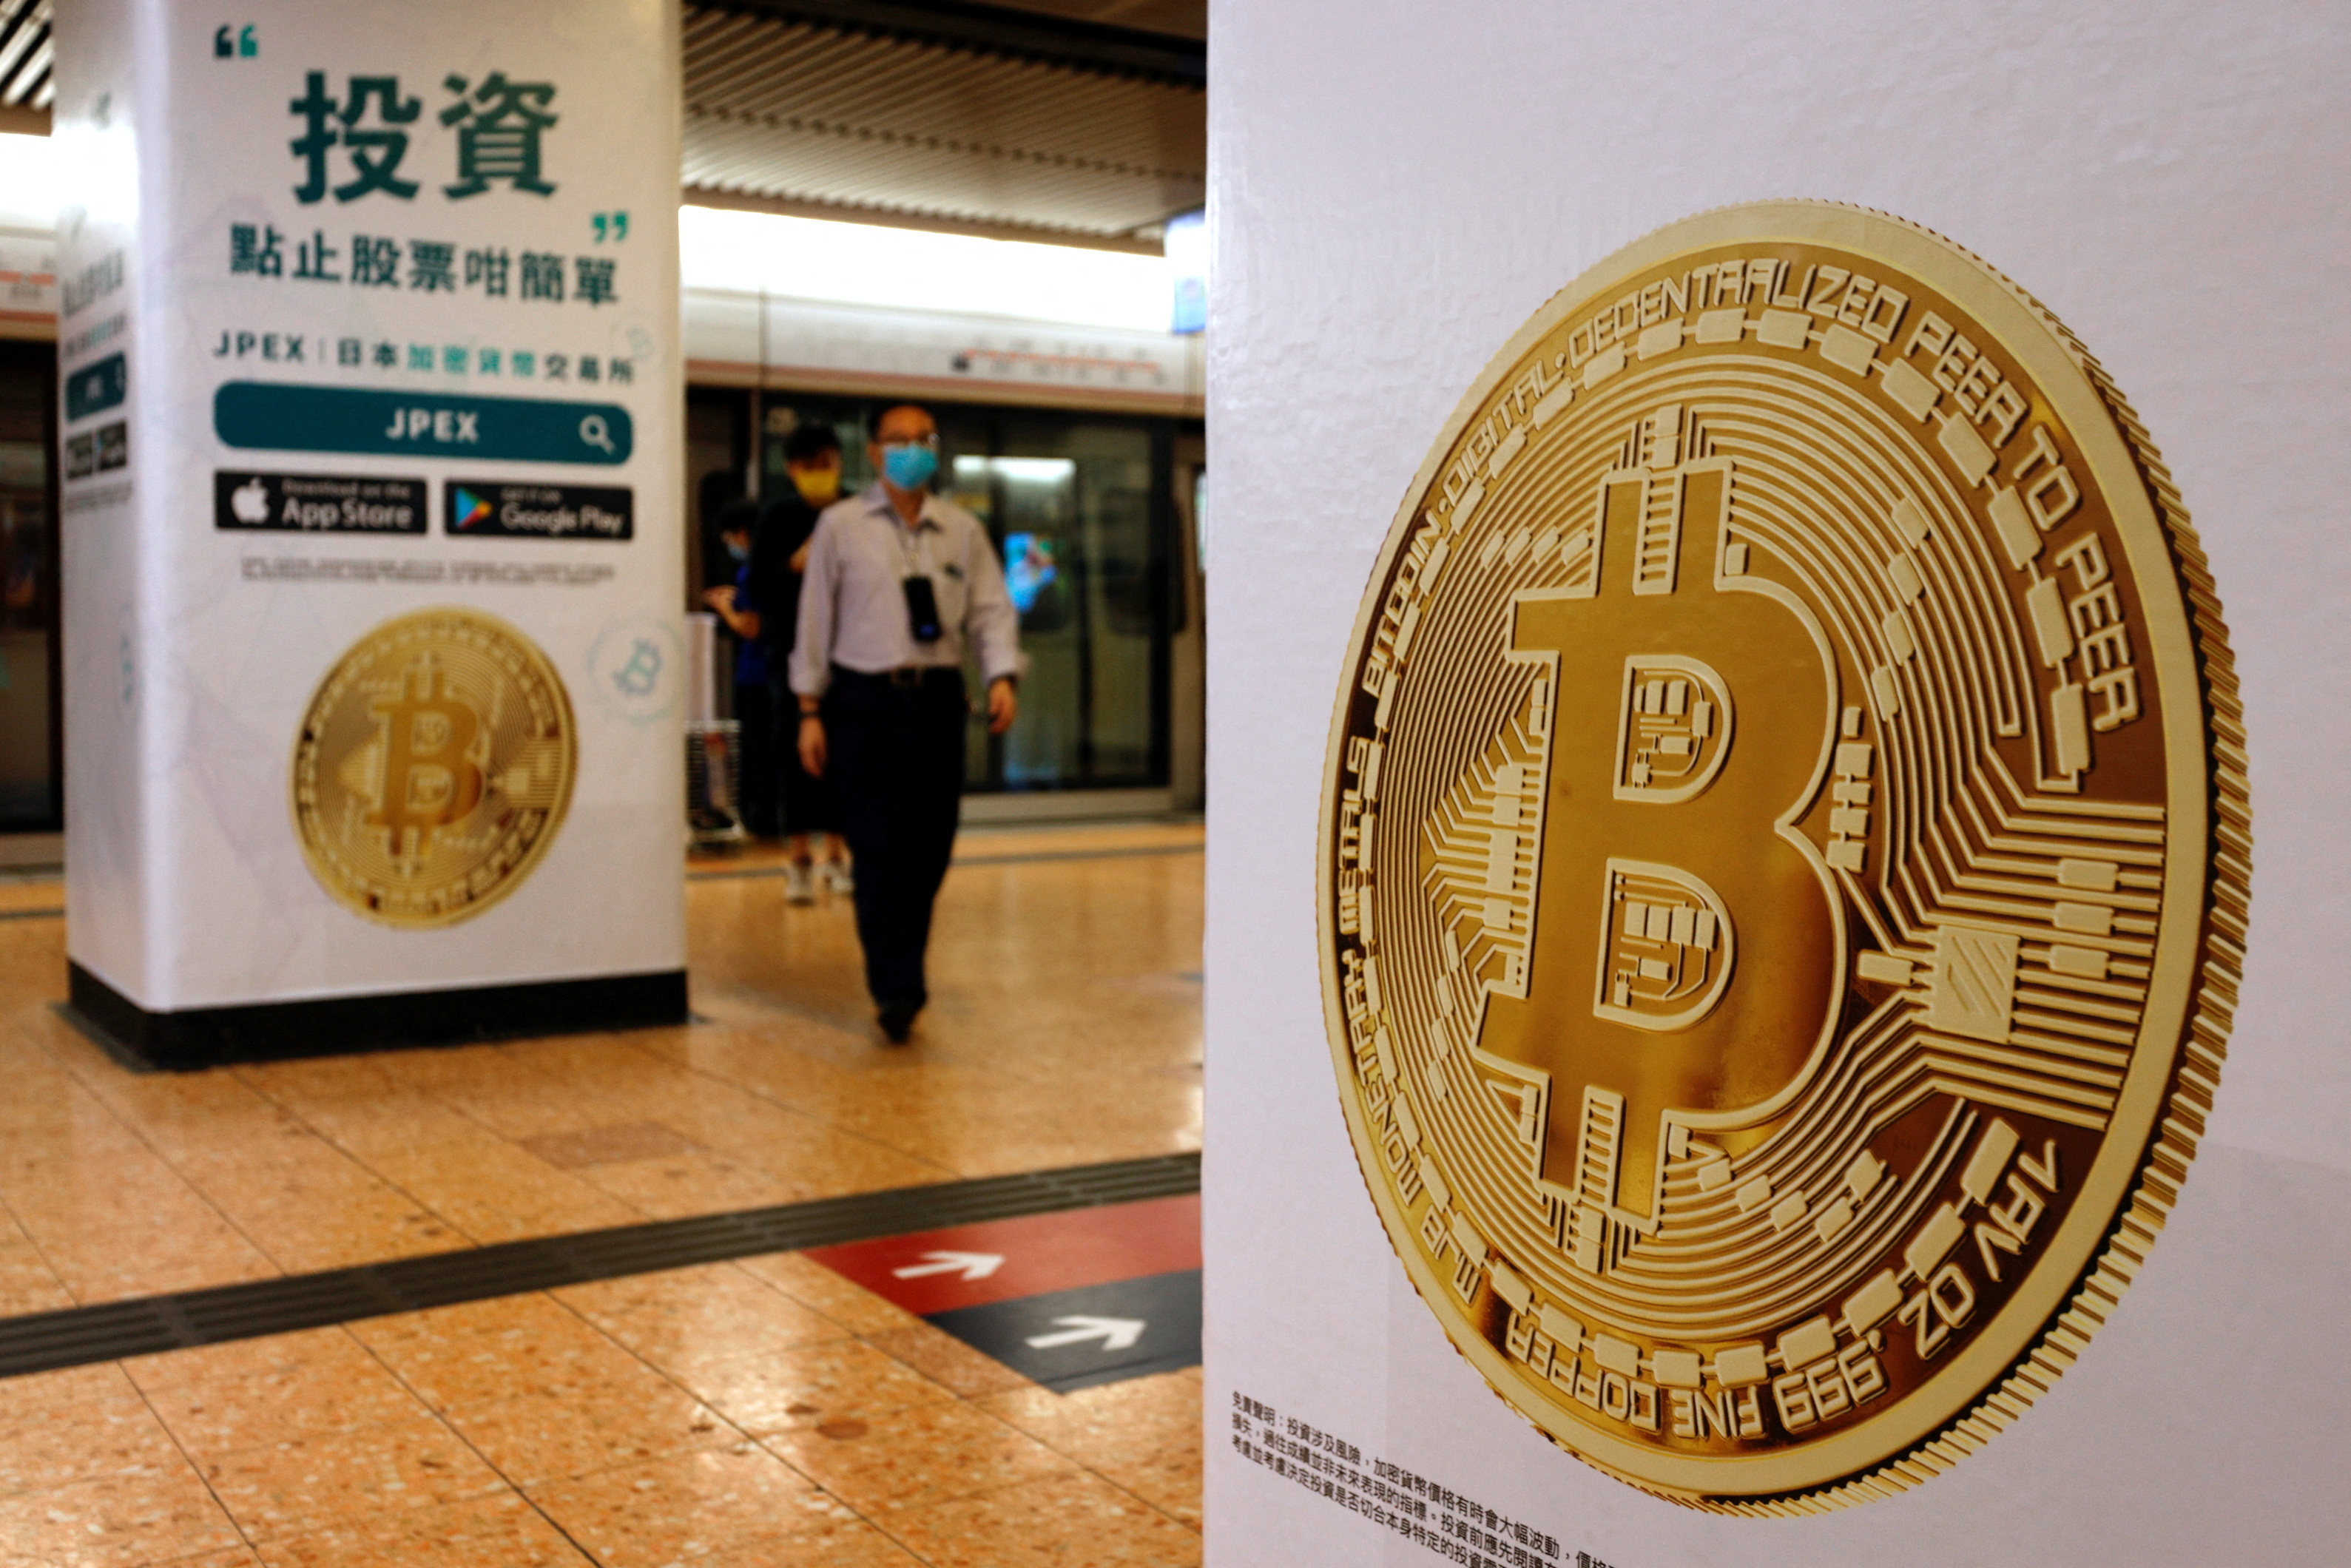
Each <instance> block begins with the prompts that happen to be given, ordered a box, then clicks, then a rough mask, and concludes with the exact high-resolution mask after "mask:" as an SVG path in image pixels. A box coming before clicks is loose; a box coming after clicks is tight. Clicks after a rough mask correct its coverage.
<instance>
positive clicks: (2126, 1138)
mask: <svg viewBox="0 0 2351 1568" xmlns="http://www.w3.org/2000/svg"><path fill="white" fill-rule="evenodd" d="M2239 719H2240V709H2239V706H2238V703H2237V697H2236V688H2235V683H2234V679H2233V676H2232V674H2231V665H2230V659H2229V653H2228V649H2227V645H2226V642H2225V640H2224V634H2223V631H2222V627H2221V624H2220V607H2219V602H2218V600H2217V598H2216V597H2215V595H2214V592H2213V590H2212V585H2211V582H2210V578H2209V577H2208V576H2207V574H2206V571H2205V567H2204V560H2203V557H2202V555H2201V554H2200V553H2199V548H2198V545H2197V542H2196V538H2195V535H2194V534H2193V532H2192V531H2191V530H2190V528H2189V523H2188V518H2187V516H2186V513H2185V512H2184V511H2183V509H2182V508H2181V506H2180V504H2179V497H2178V495H2177V493H2176V492H2175V491H2174V489H2173V487H2172V486H2171V483H2170V480H2169V478H2168V475H2167V474H2166V472H2165V470H2164V468H2163V466H2162V464H2161V462H2160V460H2159V459H2158V457H2157V455H2156V453H2155V450H2154V448H2153V446H2152V444H2150V442H2149V441H2148V439H2147V435H2146V434H2145V432H2144V431H2142V430H2141V429H2140V428H2139V426H2138V423H2137V420H2136V418H2135V416H2134V415H2133V414H2132V413H2131V412H2130V409H2129V408H2128V406H2127V405H2126V403H2125V402H2124V401H2123V400H2122V398H2121V396H2120V394H2119V393H2118V392H2116V390H2115V388H2114V387H2113V385H2112V384H2111V383H2110V382H2108V381H2107V379H2106V377H2105V374H2104V372H2103V371H2101V370H2100V369H2099V367H2098V366H2097V365H2096V363H2095V361H2092V360H2091V359H2090V358H2089V356H2088V355H2087V354H2086V353H2085V351H2084V350H2082V348H2081V347H2080V346H2079V345H2078V344H2076V343H2075V342H2074V340H2073V339H2072V338H2071V337H2070V336H2069V335H2068V334H2067V333H2066V332H2065V330H2064V329H2063V328H2062V327H2061V326H2059V325H2058V323H2057V322H2056V321H2055V320H2054V319H2053V318H2052V317H2051V316H2050V315H2049V314H2048V313H2047V312H2046V311H2044V310H2043V309H2042V308H2040V307H2039V306H2038V305H2037V304H2035V303H2034V302H2033V301H2032V299H2031V298H2027V297H2026V296H2025V295H2024V294H2023V293H2022V292H2021V291H2020V290H2019V289H2017V288H2016V287H2014V286H2013V285H2012V284H2011V283H2009V282H2008V281H2007V280H2006V279H2005V278H2003V277H2001V276H1999V275H1998V274H1996V273H1994V272H1993V271H1991V269H1990V268H1988V267H1986V266H1985V265H1984V264H1983V263H1981V262H1980V261H1979V260H1977V259H1976V258H1975V257H1973V256H1970V255H1969V254H1967V253H1966V252H1964V251H1961V250H1960V249H1959V248H1958V247H1957V246H1952V245H1950V244H1949V243H1948V242H1946V241H1944V240H1942V239H1941V238H1939V237H1938V236H1936V235H1931V234H1928V233H1927V232H1926V231H1924V230H1921V229H1919V228H1917V227H1915V226H1913V225H1908V224H1906V223H1902V222H1899V221H1897V220H1896V219H1893V218H1889V217H1886V216H1883V215H1880V214H1872V213H1866V212H1862V211H1859V210H1856V209H1853V208H1847V207H1839V206H1834V205H1829V204H1815V203H1771V204H1759V205H1755V206H1749V207H1740V208H1734V209H1729V210H1725V211H1721V212H1716V213H1710V214H1703V215H1701V216H1698V217H1696V218H1692V219H1689V220H1687V221H1685V222H1683V223H1680V224H1677V225H1673V226H1671V227H1668V228H1667V229H1664V230H1662V231H1660V232H1658V233H1656V234H1655V235H1650V236H1649V237H1648V238H1646V239H1645V240H1642V241H1641V242H1639V243H1638V244H1636V245H1635V246H1631V247H1630V248H1629V249H1627V250H1625V251H1624V252H1622V253H1620V254H1619V255H1618V256H1614V257H1612V258H1611V259H1610V260H1608V261H1607V262H1604V263H1603V264H1602V265H1601V266H1600V267H1597V268H1595V269H1594V270H1593V272H1591V273H1589V274H1587V275H1586V276H1585V277H1583V278H1581V279H1579V280H1578V281H1577V282H1576V283H1574V284H1573V285H1571V286H1570V287H1568V288H1567V289H1566V290H1564V291H1563V292H1562V293H1561V294H1560V295H1559V296H1558V297H1557V298H1554V299H1553V300H1552V302H1551V303H1550V304H1549V305H1547V306H1546V307H1545V308H1543V309H1542V310H1541V312H1539V313H1538V314H1537V315H1536V317H1535V318H1534V319H1533V320H1532V321H1531V322H1529V323H1528V325H1527V326H1526V327H1525V328H1524V329H1521V331H1520V333H1519V335H1518V336H1517V337H1516V338H1515V339H1513V340H1511V342H1510V344H1509V345H1508V346H1507V347H1505V348H1504V350H1502V352H1501V353H1500V354H1499V356H1498V357H1497V358H1496V359H1495V360H1494V361H1493V362H1492V363H1491V364H1490V365H1489V367H1488V369H1487V371H1486V372H1485V374H1484V376H1483V377H1482V378H1481V379H1480V380H1479V382H1478V384H1477V386H1476V387H1475V388H1474V389H1473V390H1472V391H1471V392H1470V393H1469V395H1468V397H1467V398H1466V399H1465V400H1464V401H1463V402H1462V403H1461V405H1460V407H1459V409H1458V411H1457V412H1456V413H1455V415H1454V417H1453V420H1452V422H1451V423H1450V424H1449V425H1448V426H1447V429H1446V431H1445V432H1444V434H1442V436H1441V437H1440V438H1439V439H1438V441H1437V445H1436V447H1435V449H1434V451H1433V453H1432V454H1431V455H1430V457H1429V458H1428V460H1427V462H1426V465H1424V466H1423V467H1422V469H1421V472H1420V474H1419V476H1418V477H1417V478H1416V480H1415V482H1414V486H1413V489H1412V491H1411V493H1410V495H1409V496H1408V497H1407V500H1406V503H1405V507H1403V508H1402V510H1401V512H1400V513H1399V515H1398V517H1397V519H1396V521H1395V525H1394V527H1393V528H1392V529H1391V530H1390V533H1389V536H1388V539H1387V543H1386V546H1385V549H1384V552H1383V554H1382V556H1381V558H1380V561H1379V565H1378V566H1377V568H1376V569H1375V570H1374V577H1373V580H1372V583H1371V587H1370V590H1369V591H1368V592H1367V594H1366V596H1365V600H1364V609H1363V612H1362V615H1361V617H1360V618H1359V620H1358V622H1357V624H1356V629H1355V635H1354V641H1353V646H1352V649H1351V653H1350V656H1349V666H1348V673H1347V679H1346V684H1345V686H1344V688H1343V692H1342V695H1341V698H1340V702H1339V705H1338V711H1337V715H1336V716H1335V719H1334V724H1333V729H1332V740H1331V748H1330V758H1329V764H1328V776H1327V779H1326V786H1325V796H1324V805H1323V818H1322V838H1321V841H1320V855H1321V873H1322V874H1321V882H1320V894H1319V896H1320V900H1321V918H1322V944H1321V948H1322V963H1323V980H1324V998H1325V1010H1326V1014H1327V1018H1328V1021H1329V1027H1330V1034H1331V1043H1332V1054H1333V1058H1334V1061H1335V1064H1336V1067H1337V1071H1338V1078H1339V1084H1340V1098H1341V1101H1342V1103H1343V1106H1344V1108H1345V1112H1346V1116H1347V1123H1348V1126H1349V1129H1350V1131H1351V1133H1352V1134H1353V1140H1354V1145H1355V1149H1356V1153H1357V1155H1358V1157H1359V1159H1360V1160H1361V1162H1362V1165H1363V1170H1364V1178H1365V1181H1366V1184H1367V1186H1369V1188H1370V1191H1371V1195H1372V1197H1373V1199H1374V1203H1375V1204H1376V1206H1377V1207H1378V1210H1379V1214H1380V1217H1381V1218H1382V1220H1383V1222H1384V1225H1385V1227H1386V1229H1387V1232H1388V1234H1389V1237H1390V1239H1392V1240H1393V1242H1394V1244H1395V1249H1396V1251H1397V1254H1398V1255H1399V1257H1400V1258H1401V1259H1402V1260H1403V1262H1404V1264H1405V1270H1406V1272H1407V1273H1408V1274H1409V1275H1410V1277H1411V1279H1412V1281H1413V1283H1414V1285H1415V1286H1416V1289H1417V1290H1418V1291H1419V1293H1420V1296H1421V1298H1422V1299H1423V1301H1426V1303H1427V1305H1428V1307H1429V1309H1430V1310H1431V1311H1432V1312H1434V1313H1435V1314H1436V1316H1437V1320H1438V1321H1439V1322H1440V1323H1441V1324H1442V1325H1443V1327H1444V1330H1445V1332H1446V1333H1447V1335H1448V1336H1449V1337H1450V1338H1451V1340H1452V1341H1453V1343H1454V1344H1455V1345H1456V1346H1457V1347H1458V1349H1459V1350H1460V1351H1461V1352H1462V1354H1464V1355H1465V1356H1466V1357H1467V1358H1468V1360H1469V1361H1470V1363H1471V1364H1473V1365H1475V1366H1476V1367H1477V1369H1478V1371H1479V1373H1480V1374H1482V1375H1484V1377H1485V1378H1486V1379H1487V1381H1488V1383H1489V1385H1491V1386H1492V1387H1493V1389H1494V1390H1495V1391H1496V1392H1497V1393H1498V1394H1499V1395H1500V1396H1501V1397H1502V1398H1503V1399H1505V1400H1506V1401H1508V1402H1509V1403H1510V1406H1513V1407H1514V1408H1515V1409H1517V1410H1518V1411H1519V1412H1520V1413H1521V1414H1522V1415H1524V1416H1527V1417H1528V1418H1529V1419H1530V1420H1531V1421H1533V1422H1534V1423H1535V1424H1536V1425H1537V1426H1538V1427H1541V1429H1542V1430H1543V1431H1544V1432H1545V1433H1547V1434H1548V1435H1549V1436H1550V1437H1552V1439H1553V1440H1554V1441H1555V1442H1557V1443H1559V1444H1560V1445H1561V1446H1562V1447H1564V1448H1568V1449H1570V1450H1571V1451H1573V1452H1574V1453H1575V1454H1577V1455H1579V1456H1581V1457H1582V1458H1585V1459H1588V1460H1590V1461H1591V1462H1592V1463H1593V1464H1595V1465H1597V1466H1599V1467H1601V1468H1602V1469H1605V1470H1607V1471H1609V1472H1611V1473H1612V1474H1614V1475H1616V1476H1618V1477H1619V1478H1621V1479H1625V1480H1627V1481H1630V1482H1632V1483H1634V1484H1635V1485H1637V1486H1640V1487H1643V1488H1646V1489H1647V1490H1652V1491H1655V1492H1657V1493H1660V1494H1663V1495H1665V1496H1667V1497H1670V1498H1673V1499H1675V1500H1679V1501H1683V1502H1686V1503H1689V1504H1693V1505H1696V1506H1700V1507H1706V1508H1711V1509H1718V1510H1723V1511H1736V1512H1778V1513H1785V1512H1799V1511H1817V1510H1821V1509H1826V1508H1833V1507H1837V1506H1840V1505H1844V1504H1847V1503H1852V1502H1856V1501H1860V1500H1865V1499H1868V1498H1872V1497H1876V1496H1880V1495H1883V1494H1885V1493H1886V1492H1889V1491H1892V1490H1899V1489H1900V1488H1902V1487H1905V1486H1907V1485H1910V1484H1913V1483H1915V1482H1917V1481H1919V1480H1921V1479H1925V1478H1926V1477H1928V1476H1930V1475H1932V1474H1934V1473H1935V1472H1937V1471H1938V1470H1940V1469H1945V1468H1947V1467H1948V1466H1949V1465H1951V1464H1953V1463H1955V1462H1957V1461H1958V1460H1959V1459H1960V1458H1962V1457H1964V1456H1965V1455H1966V1454H1968V1453H1970V1452H1971V1451H1972V1450H1973V1449H1975V1448H1978V1447H1980V1445H1982V1444H1983V1443H1984V1442H1986V1441H1987V1440H1989V1439H1990V1438H1991V1437H1992V1436H1993V1435H1994V1434H1995V1433H1996V1432H1997V1431H1998V1430H1999V1429H2000V1428H2001V1427H2003V1426H2004V1425H2006V1424H2007V1423H2008V1422H2009V1421H2010V1420H2011V1419H2013V1418H2014V1417H2016V1416H2018V1415H2019V1414H2020V1413H2021V1412H2022V1410H2023V1409H2024V1408H2025V1407H2026V1406H2028V1405H2029V1404H2030V1403H2031V1402H2032V1399H2033V1398H2034V1397H2035V1396H2037V1395H2038V1394H2039V1393H2040V1392H2041V1391H2042V1390H2043V1389H2045V1388H2047V1387H2048V1386H2049V1385H2050V1384H2051V1383H2052V1381H2053V1379H2055V1378H2056V1377H2057V1376H2058V1375H2059V1374H2060V1373H2062V1372H2063V1371H2064V1369H2065V1368H2066V1367H2067V1366H2068V1365H2069V1364H2071V1363H2072V1361H2073V1360H2074V1357H2075V1356H2076V1354H2079V1353H2080V1352H2081V1350H2082V1349H2083V1347H2084V1345H2085V1343H2086V1341H2087V1339H2088V1336H2089V1335H2090V1334H2091V1333H2092V1332H2093V1331H2094V1330H2095V1328H2096V1327H2097V1326H2098V1324H2099V1323H2100V1322H2103V1321H2104V1319H2105V1315H2106V1313H2107V1312H2109V1311H2110V1310H2111V1309H2112V1307H2113V1305H2114V1303H2115V1301H2116V1297H2117V1296H2118V1295H2119V1294H2120V1292H2121V1291H2122V1290H2123V1289H2124V1287H2125V1286H2126V1284H2127V1283H2128V1282H2129V1281H2130V1280H2131V1278H2132V1277H2133V1275H2134V1274H2135V1273H2136V1272H2137V1269H2138V1268H2139V1266H2140V1264H2141V1262H2142V1261H2143V1260H2144V1259H2145V1258H2146V1256H2147V1249H2148V1247H2149V1246H2150V1245H2151V1243H2152V1241H2153V1239H2154V1237H2155V1233H2156V1232H2157V1230H2158V1228H2160V1227H2161V1225H2162V1223H2163V1220H2164V1217H2165V1215H2166V1213H2167V1212H2168V1209H2169V1207H2170V1205H2171V1203H2172V1201H2173V1199H2174V1197H2175V1196H2176V1194H2177V1191H2178V1186H2179V1181H2180V1180H2181V1178H2182V1177H2183V1176H2184V1174H2185V1172H2186V1169H2187V1166H2188V1163H2189V1159H2190V1158H2191V1157H2192V1155H2193V1154H2194V1151H2195V1146H2196V1140H2197V1138H2198V1136H2199V1134H2200V1132H2201V1130H2202V1126H2203V1119H2204V1115H2205V1113H2206V1111H2207V1109H2208V1108H2209V1106H2210V1097H2211V1093H2212V1091H2213V1087H2214V1084H2215V1082H2216V1078H2217V1074H2218V1072H2219V1070H2220V1058H2221V1053H2222V1050H2223V1046H2224V1043H2225V1040H2226V1035H2227V1030H2228V1025H2229V1019H2230V1016H2231V1009H2232V1008H2233V1006H2234V1002H2235V994H2236V986H2237V980H2238V973H2239V964H2240V959H2241V950H2240V946H2239V944H2240V943H2241V940H2242V936H2243V930H2244V917H2245V908H2246V898H2247V883H2248V878H2249V877H2250V875H2251V865H2250V856H2251V840H2250V836H2249V832H2250V820H2249V817H2248V812H2247V804H2246V795H2245V779H2244V776H2243V772H2242V768H2243V763H2244V755H2243V751H2242V741H2243V736H2242V731H2241V727H2240V723H2239Z"/></svg>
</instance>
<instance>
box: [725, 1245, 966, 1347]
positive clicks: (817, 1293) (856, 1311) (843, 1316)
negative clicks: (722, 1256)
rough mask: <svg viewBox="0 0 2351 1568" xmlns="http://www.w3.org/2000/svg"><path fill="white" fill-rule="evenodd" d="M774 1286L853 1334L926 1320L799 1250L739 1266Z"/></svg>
mask: <svg viewBox="0 0 2351 1568" xmlns="http://www.w3.org/2000/svg"><path fill="white" fill-rule="evenodd" d="M735 1266H736V1267H737V1269H740V1270H743V1271H744V1272H746V1273H747V1274H752V1275H755V1276H757V1277H758V1278H759V1279H761V1280H764V1281H767V1282H768V1284H770V1285H773V1286H774V1287H775V1288H776V1289H777V1290H778V1291H782V1292H783V1293H784V1294H786V1295H787V1296H789V1297H790V1298H791V1299H792V1300H794V1301H798V1302H799V1303H800V1305H802V1306H804V1307H808V1308H810V1309H811V1310H813V1311H815V1312H821V1313H823V1314H824V1315H825V1316H826V1317H828V1318H830V1319H831V1320H832V1321H833V1322H836V1323H839V1324H840V1325H841V1327H842V1328H844V1329H847V1330H848V1331H849V1332H850V1333H860V1334H875V1333H889V1332H891V1331H892V1330H893V1329H904V1328H913V1327H914V1325H916V1324H917V1323H920V1322H922V1321H923V1320H922V1319H920V1318H918V1317H916V1316H915V1315H914V1313H912V1312H908V1311H906V1310H905V1309H904V1307H901V1306H899V1305H898V1304H897V1303H896V1302H895V1301H885V1300H883V1298H882V1297H880V1296H877V1295H875V1294H874V1293H873V1292H872V1291H869V1290H866V1289H865V1288H864V1287H863V1286H862V1285H855V1284H852V1283H851V1282H850V1281H847V1280H844V1279H842V1278H841V1276H840V1275H838V1274H836V1273H834V1272H833V1271H832V1270H830V1269H828V1268H826V1267H825V1266H824V1265H823V1264H821V1263H813V1262H810V1260H808V1259H806V1258H803V1257H801V1256H800V1255H799V1253H797V1252H769V1253H765V1254H762V1255H761V1256H759V1257H757V1258H745V1259H742V1260H738V1261H737V1263H736V1265H735Z"/></svg>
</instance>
